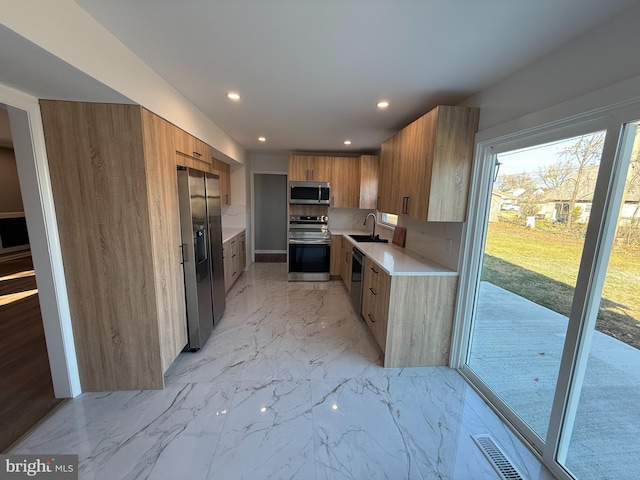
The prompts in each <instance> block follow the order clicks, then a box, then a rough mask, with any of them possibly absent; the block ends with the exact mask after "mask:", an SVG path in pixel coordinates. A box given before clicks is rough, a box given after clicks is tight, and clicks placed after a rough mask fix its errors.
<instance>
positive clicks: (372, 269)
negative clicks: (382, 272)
mask: <svg viewBox="0 0 640 480" xmlns="http://www.w3.org/2000/svg"><path fill="white" fill-rule="evenodd" d="M371 271H372V272H373V273H375V274H376V275H377V274H378V271H377V270H376V269H375V268H373V267H371Z"/></svg>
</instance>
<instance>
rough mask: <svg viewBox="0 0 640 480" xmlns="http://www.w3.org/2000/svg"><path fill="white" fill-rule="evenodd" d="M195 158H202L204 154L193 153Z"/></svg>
mask: <svg viewBox="0 0 640 480" xmlns="http://www.w3.org/2000/svg"><path fill="white" fill-rule="evenodd" d="M193 156H194V157H198V158H200V157H201V156H202V154H201V153H198V152H193Z"/></svg>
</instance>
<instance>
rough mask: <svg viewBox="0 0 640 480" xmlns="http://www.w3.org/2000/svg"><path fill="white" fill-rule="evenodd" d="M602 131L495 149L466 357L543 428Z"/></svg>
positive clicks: (516, 409) (515, 408)
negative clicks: (497, 164) (495, 167)
mask: <svg viewBox="0 0 640 480" xmlns="http://www.w3.org/2000/svg"><path fill="white" fill-rule="evenodd" d="M604 137H605V132H596V133H593V134H588V135H582V136H579V137H574V138H569V139H565V140H562V141H559V142H553V143H548V144H542V145H536V146H533V147H530V148H526V149H521V150H514V151H509V152H505V153H503V154H500V155H498V161H499V162H500V163H501V166H500V170H499V174H500V175H499V176H498V178H497V180H496V182H495V184H494V186H493V191H492V192H491V207H490V215H489V223H488V226H487V238H486V246H485V251H484V258H483V264H482V271H481V281H480V286H479V291H478V298H477V303H476V305H477V306H476V310H475V312H474V324H473V325H474V326H473V331H472V339H471V342H472V344H471V349H470V353H469V358H468V361H467V363H468V366H469V368H471V370H473V371H474V372H475V373H476V375H478V376H479V377H480V378H481V380H482V381H483V382H484V383H485V384H486V385H487V386H488V387H489V388H490V389H491V390H492V391H493V392H494V393H495V394H496V395H497V396H498V397H499V398H500V400H501V401H502V402H504V404H505V405H506V406H507V408H508V409H509V410H511V411H512V412H513V413H515V414H516V415H517V416H518V417H519V418H520V419H521V420H522V421H523V422H524V423H525V424H526V425H527V426H528V427H529V428H530V429H531V430H532V431H533V433H534V434H535V435H536V436H537V437H538V440H537V443H538V444H539V443H541V442H543V441H544V439H545V438H546V435H547V429H548V425H549V417H550V414H551V407H552V404H553V397H554V393H555V389H556V381H557V376H558V370H559V367H560V359H561V356H562V349H563V346H564V340H565V335H566V330H567V324H568V315H569V313H570V309H571V303H572V301H573V295H574V290H575V284H576V279H577V276H578V269H579V266H580V259H581V255H582V249H583V244H584V235H585V232H586V227H587V223H588V221H589V214H590V208H591V202H592V200H593V192H594V189H595V182H596V178H597V175H598V170H599V166H600V157H601V154H602V146H603V143H604Z"/></svg>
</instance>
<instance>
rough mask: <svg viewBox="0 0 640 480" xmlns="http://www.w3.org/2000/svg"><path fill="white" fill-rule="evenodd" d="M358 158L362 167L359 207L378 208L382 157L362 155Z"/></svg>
mask: <svg viewBox="0 0 640 480" xmlns="http://www.w3.org/2000/svg"><path fill="white" fill-rule="evenodd" d="M358 160H359V161H358V163H359V169H360V175H359V176H360V196H359V197H358V206H357V208H364V209H369V210H374V209H377V208H378V181H379V180H378V179H379V177H380V157H378V156H376V155H362V156H361V157H360V158H359V159H358Z"/></svg>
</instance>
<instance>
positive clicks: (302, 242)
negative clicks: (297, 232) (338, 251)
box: [289, 238, 331, 245]
mask: <svg viewBox="0 0 640 480" xmlns="http://www.w3.org/2000/svg"><path fill="white" fill-rule="evenodd" d="M289 243H293V244H296V245H305V244H308V245H311V244H313V245H331V240H296V239H292V238H290V239H289Z"/></svg>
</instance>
